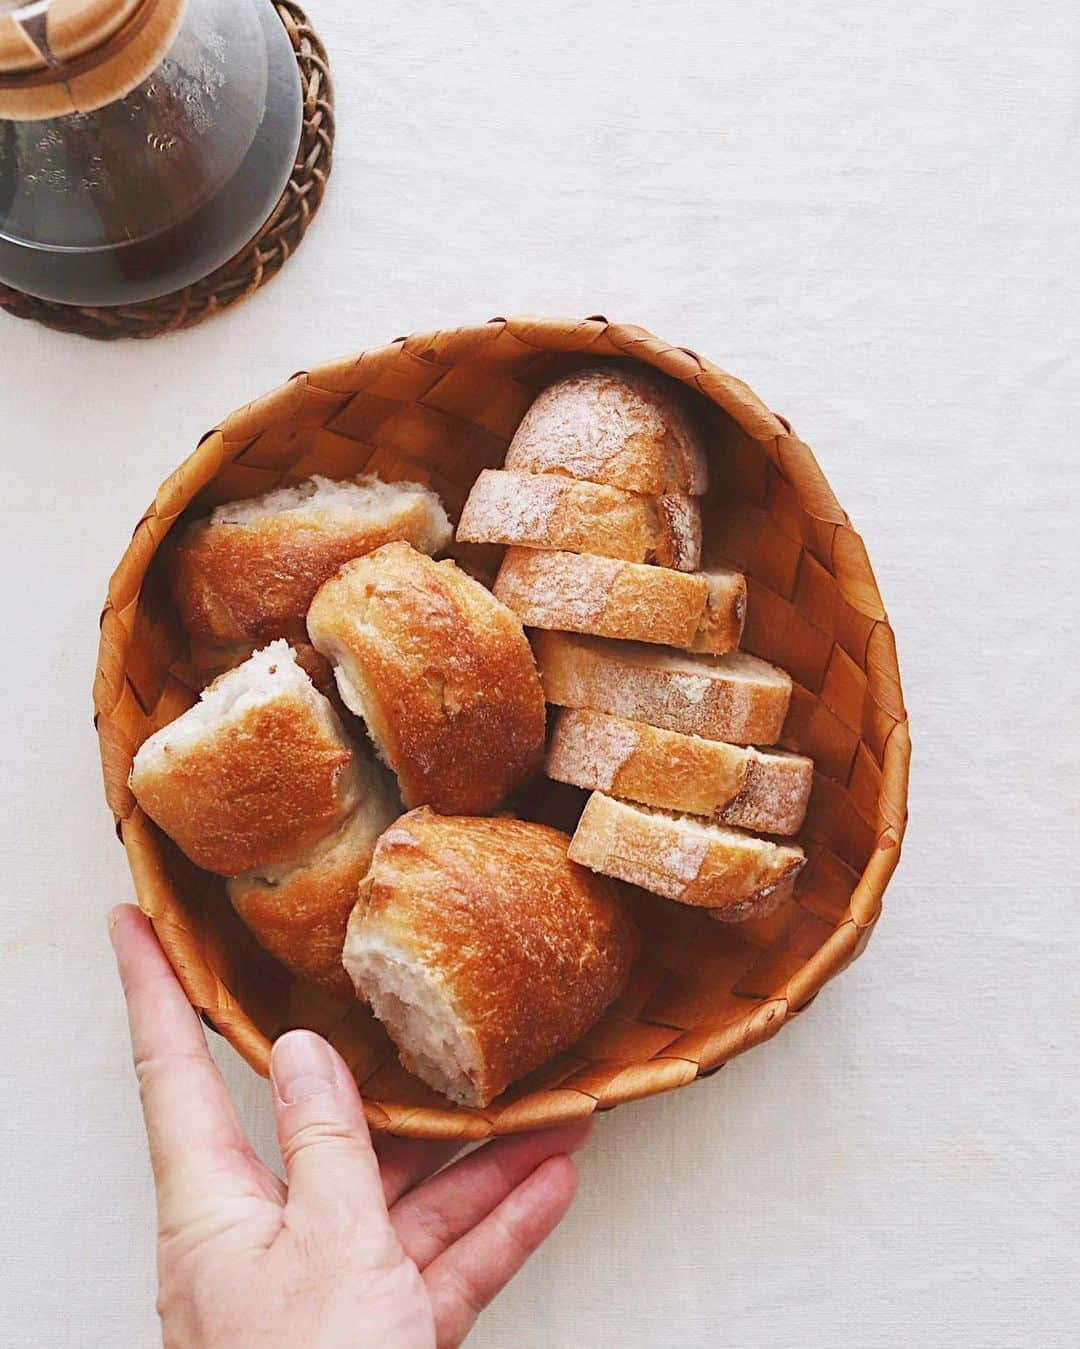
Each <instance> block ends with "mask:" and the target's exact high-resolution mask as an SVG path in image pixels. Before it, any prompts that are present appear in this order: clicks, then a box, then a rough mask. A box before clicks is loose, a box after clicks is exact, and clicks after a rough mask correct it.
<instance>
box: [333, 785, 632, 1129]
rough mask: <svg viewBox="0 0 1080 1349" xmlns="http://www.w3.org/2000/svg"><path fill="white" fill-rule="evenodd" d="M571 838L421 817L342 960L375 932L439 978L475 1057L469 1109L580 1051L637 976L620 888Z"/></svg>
mask: <svg viewBox="0 0 1080 1349" xmlns="http://www.w3.org/2000/svg"><path fill="white" fill-rule="evenodd" d="M569 842H570V840H569V838H568V837H567V835H565V834H562V833H560V832H559V831H558V830H556V829H549V828H548V827H547V826H546V825H541V824H529V823H526V822H525V821H522V820H514V819H510V818H507V817H498V818H495V819H484V818H475V817H473V818H469V817H460V816H459V817H446V816H439V815H437V814H435V812H434V811H432V810H429V809H426V808H423V809H420V810H413V811H410V812H409V813H408V814H407V815H404V816H402V818H401V819H399V820H398V821H397V822H396V823H395V824H393V825H392V826H391V827H390V828H389V829H388V830H387V831H386V832H385V833H384V834H383V836H382V837H381V838H380V839H379V842H378V844H377V845H376V848H375V857H374V860H373V861H372V864H371V870H370V871H369V873H368V875H367V877H366V878H365V879H364V881H363V883H362V885H361V888H360V900H359V903H358V904H357V906H356V909H355V910H354V912H353V915H352V917H351V918H350V920H349V932H348V937H347V939H346V962H348V958H349V949H350V948H351V947H353V946H354V945H355V944H356V943H360V942H362V941H363V940H364V939H365V937H367V936H369V935H374V936H378V937H379V938H382V939H385V940H387V941H390V942H392V943H394V945H396V946H398V947H400V948H403V949H404V950H406V951H408V952H409V953H410V954H411V955H412V956H413V957H414V958H415V960H416V961H417V962H418V963H420V964H422V965H424V966H426V967H427V968H428V969H429V970H430V971H433V972H434V973H435V974H436V975H437V977H438V978H439V979H440V980H441V982H442V985H443V987H444V989H445V991H446V992H447V994H448V996H449V998H450V999H451V1001H452V1003H453V1006H454V1008H455V1011H456V1012H457V1014H458V1016H459V1018H460V1019H461V1021H462V1022H463V1023H464V1025H465V1027H466V1028H467V1030H468V1031H470V1032H471V1034H472V1036H473V1037H474V1038H475V1043H476V1047H477V1049H478V1050H479V1058H480V1062H481V1065H482V1067H481V1070H480V1073H479V1075H478V1076H477V1078H476V1080H475V1081H474V1082H473V1084H472V1085H473V1087H474V1089H475V1096H474V1098H473V1100H471V1101H470V1102H469V1104H472V1105H477V1106H485V1105H488V1104H489V1103H490V1102H491V1101H492V1100H493V1099H494V1097H495V1096H497V1095H498V1094H499V1093H500V1092H502V1091H503V1090H504V1089H505V1088H506V1087H507V1086H508V1085H509V1084H510V1083H511V1082H513V1081H516V1080H517V1079H518V1078H519V1077H522V1076H523V1075H524V1074H525V1073H528V1072H530V1071H531V1070H532V1069H533V1068H536V1067H538V1066H539V1065H540V1064H541V1063H543V1062H545V1061H546V1060H547V1059H549V1058H551V1057H552V1056H553V1055H554V1054H557V1053H559V1052H560V1051H561V1050H563V1049H566V1048H567V1047H568V1046H570V1045H572V1044H573V1043H574V1042H575V1041H576V1040H578V1039H579V1038H580V1037H581V1036H582V1035H583V1034H584V1032H585V1031H586V1030H588V1028H589V1027H590V1026H591V1025H592V1024H593V1022H594V1021H595V1020H596V1018H597V1017H598V1016H599V1015H600V1013H601V1012H602V1011H603V1010H604V1008H605V1007H607V1006H608V1004H609V1003H610V1002H611V1001H612V999H614V998H615V997H616V996H617V994H618V993H619V991H620V990H621V989H622V987H623V985H624V983H625V981H626V978H627V975H628V974H629V971H630V967H631V965H632V963H633V960H634V956H635V954H636V950H637V935H636V931H635V929H634V926H633V924H632V922H631V920H630V918H629V917H628V915H627V913H626V912H625V910H624V908H623V906H622V903H621V896H620V893H619V888H618V886H617V885H616V884H615V883H614V882H612V881H609V880H607V879H606V878H603V877H599V876H595V875H593V874H592V873H591V872H589V871H587V870H586V869H584V868H583V867H579V866H576V865H575V864H574V863H573V862H571V861H570V860H569V859H568V857H567V848H568V845H569ZM402 1061H403V1062H404V1063H405V1066H406V1068H409V1067H410V1064H409V1061H408V1057H407V1055H405V1056H403V1059H402Z"/></svg>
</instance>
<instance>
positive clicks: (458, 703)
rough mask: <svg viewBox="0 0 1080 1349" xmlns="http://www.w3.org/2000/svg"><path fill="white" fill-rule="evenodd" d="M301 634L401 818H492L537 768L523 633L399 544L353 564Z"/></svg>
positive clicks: (538, 728)
mask: <svg viewBox="0 0 1080 1349" xmlns="http://www.w3.org/2000/svg"><path fill="white" fill-rule="evenodd" d="M308 631H309V633H310V635H311V640H312V642H313V643H314V645H315V646H316V647H317V648H318V649H319V650H320V651H322V652H323V653H324V654H325V655H327V656H328V657H329V658H330V660H331V662H332V663H333V664H334V665H335V667H336V668H337V671H338V683H339V687H340V688H341V690H342V695H343V696H344V697H345V700H346V702H347V703H349V705H350V706H354V704H355V706H354V710H356V711H360V712H361V715H363V717H364V719H365V721H366V722H367V725H368V729H369V731H370V732H371V734H372V737H373V738H374V740H375V742H376V744H377V745H378V747H379V750H380V753H381V754H382V757H383V758H384V760H385V761H386V763H388V764H389V766H390V767H391V768H392V769H393V770H394V772H395V773H396V774H397V777H398V781H399V783H400V786H401V794H402V798H403V800H404V801H405V804H406V805H407V806H416V805H432V806H434V807H435V809H436V810H440V811H443V812H446V813H454V812H477V813H483V812H485V811H490V810H494V809H495V807H496V806H498V804H499V803H500V801H501V800H502V799H503V798H504V797H505V796H506V795H507V793H508V792H510V791H511V790H512V789H513V788H514V787H515V786H517V785H518V783H520V782H521V781H523V780H524V779H525V778H526V777H528V776H529V775H530V774H531V773H533V772H535V771H536V770H537V769H538V768H539V765H540V761H541V758H542V757H543V744H544V695H543V691H542V689H541V687H540V680H539V676H538V675H537V673H536V666H535V663H534V661H533V658H532V652H531V650H530V649H529V644H528V641H527V640H526V638H525V634H524V631H523V629H522V627H521V623H520V621H519V619H518V618H517V616H516V615H515V614H513V613H511V612H510V610H509V609H507V608H506V607H505V605H503V604H500V603H499V601H498V600H496V599H495V598H494V596H493V595H492V594H491V593H490V592H489V591H487V590H485V589H484V587H483V586H482V585H481V584H480V583H479V582H478V581H474V580H473V579H472V577H471V576H467V575H466V574H465V572H463V571H462V570H461V569H460V568H459V567H458V566H456V565H455V564H454V563H453V562H450V561H445V562H433V561H432V560H431V559H430V558H429V557H425V556H424V555H423V554H422V553H418V552H416V551H415V549H412V548H410V547H409V546H408V544H404V543H392V544H387V545H386V546H385V547H383V548H380V549H378V550H376V551H375V552H374V553H371V554H369V555H368V556H367V557H363V558H357V559H356V560H355V561H353V562H350V563H348V564H347V565H346V566H345V567H343V568H342V569H341V571H340V572H339V573H338V574H337V576H335V577H333V578H332V579H331V580H330V581H328V582H327V583H326V585H324V586H323V587H322V589H321V590H320V591H319V593H318V594H317V595H316V597H315V600H314V601H313V603H312V605H311V610H310V612H309V614H308ZM350 690H351V691H350ZM358 694H359V698H358V697H357V695H358ZM360 704H362V706H360Z"/></svg>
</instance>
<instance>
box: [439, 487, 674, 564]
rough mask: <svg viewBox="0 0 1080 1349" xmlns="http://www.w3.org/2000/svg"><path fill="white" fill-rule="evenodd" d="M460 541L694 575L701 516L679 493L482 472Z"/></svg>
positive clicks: (464, 517)
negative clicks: (596, 555) (655, 566)
mask: <svg viewBox="0 0 1080 1349" xmlns="http://www.w3.org/2000/svg"><path fill="white" fill-rule="evenodd" d="M457 539H458V542H459V543H502V544H518V545H521V546H523V547H526V548H559V549H563V550H565V551H566V552H568V553H599V554H600V555H601V556H603V557H618V558H622V559H623V560H624V561H626V562H655V563H657V564H658V565H659V566H661V567H674V568H676V570H678V571H693V570H694V569H695V568H696V567H697V565H698V563H699V562H700V561H701V512H700V510H699V508H698V504H697V502H696V501H695V500H694V498H693V497H690V496H686V495H684V494H681V493H669V494H667V495H666V496H641V495H640V494H638V493H636V492H625V491H623V490H622V489H621V488H618V487H606V486H602V485H600V484H599V483H594V482H578V481H577V479H576V478H567V477H563V476H562V475H560V474H554V473H507V472H505V471H504V470H502V469H496V468H485V469H484V470H483V471H482V472H481V474H480V476H479V477H478V478H477V479H476V482H475V483H473V487H472V491H471V492H470V493H469V499H468V500H467V501H466V502H465V509H464V510H463V511H462V512H461V520H460V521H459V523H458V528H457Z"/></svg>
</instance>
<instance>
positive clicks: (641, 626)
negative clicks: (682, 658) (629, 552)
mask: <svg viewBox="0 0 1080 1349" xmlns="http://www.w3.org/2000/svg"><path fill="white" fill-rule="evenodd" d="M494 590H495V594H496V596H497V597H498V598H499V599H500V600H502V601H503V603H504V604H507V605H509V606H510V608H511V609H513V611H514V612H515V613H516V614H517V615H518V617H519V618H520V619H521V621H522V622H523V623H524V624H525V626H526V627H531V628H553V629H557V630H560V631H563V632H582V633H592V634H594V635H596V636H598V637H615V638H620V639H623V640H627V641H639V642H652V643H656V644H661V645H664V646H677V647H682V648H683V649H684V650H687V651H708V652H712V653H714V654H720V653H722V652H724V651H733V650H735V648H736V647H737V646H738V645H739V640H740V638H741V637H742V630H743V621H744V619H745V617H746V579H745V577H744V576H742V575H741V573H739V572H736V571H712V572H708V573H706V572H693V573H688V572H678V571H671V570H669V569H668V568H666V567H650V566H645V565H643V564H641V563H637V562H619V561H616V560H615V559H613V558H608V557H594V556H593V555H592V554H589V553H561V552H552V553H547V552H539V551H537V550H536V549H533V548H511V549H509V550H508V551H507V554H506V557H505V558H504V559H503V563H502V567H501V568H500V569H499V574H498V576H497V577H496V579H495V586H494Z"/></svg>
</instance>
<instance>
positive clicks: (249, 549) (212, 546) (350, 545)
mask: <svg viewBox="0 0 1080 1349" xmlns="http://www.w3.org/2000/svg"><path fill="white" fill-rule="evenodd" d="M393 539H405V540H407V541H408V542H410V543H412V544H414V545H415V546H416V547H418V548H422V549H424V550H427V549H429V548H430V550H431V551H433V552H434V551H436V550H437V548H438V547H440V546H441V544H442V542H444V541H445V540H444V539H441V538H440V535H439V529H438V522H437V521H436V520H435V519H434V515H433V500H432V498H431V497H430V496H429V495H428V494H427V493H426V492H423V493H422V492H419V491H417V492H415V493H411V494H409V495H408V496H402V497H401V498H399V499H398V502H397V504H396V506H395V507H394V508H393V509H392V510H390V511H388V513H387V514H386V516H385V517H384V518H382V519H378V520H370V521H357V520H356V519H354V518H352V517H350V516H349V515H348V514H346V513H344V512H337V511H333V510H328V509H325V508H323V509H313V510H310V511H309V510H304V511H299V510H292V511H281V512H280V513H279V514H275V515H267V516H264V517H261V518H259V519H255V520H252V521H251V522H249V523H247V524H224V523H222V524H214V523H211V522H210V521H205V520H204V521H197V522H195V523H193V524H191V525H189V526H188V527H187V529H185V530H184V531H183V533H182V534H181V536H180V538H179V541H178V542H177V543H176V544H175V545H174V546H173V548H172V551H171V554H170V558H169V585H170V588H171V591H172V596H173V600H174V602H175V604H176V608H177V611H178V612H179V614H180V618H181V620H182V622H183V624H184V626H185V627H186V628H187V630H188V631H189V632H190V633H191V634H192V636H194V637H196V638H198V639H200V640H202V641H207V642H243V641H248V642H253V643H257V642H260V641H262V640H264V639H265V638H268V637H277V636H287V637H290V638H293V637H296V636H297V635H300V636H302V634H303V621H304V616H305V615H306V613H307V610H308V606H309V605H310V604H311V601H312V599H313V597H314V595H315V592H316V591H317V590H318V588H319V586H321V585H322V584H323V582H324V581H326V580H328V579H329V578H330V577H331V576H333V574H334V573H335V572H336V571H337V569H338V568H339V567H340V566H341V565H342V564H343V563H345V562H348V561H349V560H350V559H351V558H354V557H360V556H362V555H363V554H365V553H369V552H371V551H372V549H375V548H378V547H380V546H381V545H382V544H384V543H387V542H389V541H390V540H393Z"/></svg>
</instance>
